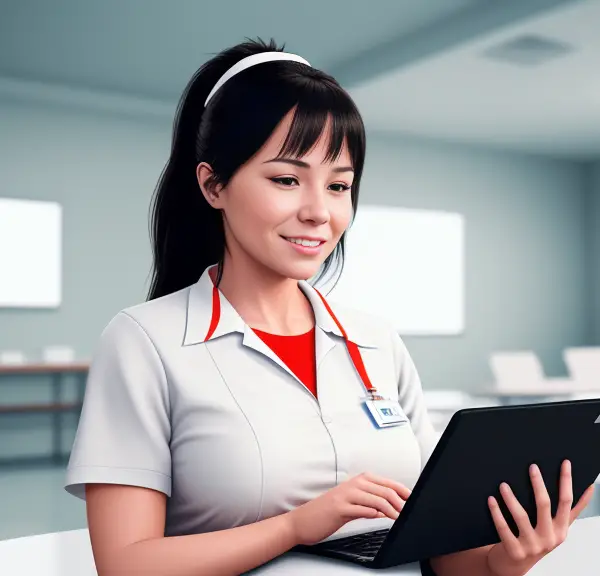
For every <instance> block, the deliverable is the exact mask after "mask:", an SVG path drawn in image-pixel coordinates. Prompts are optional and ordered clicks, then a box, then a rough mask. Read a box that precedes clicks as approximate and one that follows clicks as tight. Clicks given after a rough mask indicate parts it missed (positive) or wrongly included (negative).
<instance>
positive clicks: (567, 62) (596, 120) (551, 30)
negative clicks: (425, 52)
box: [352, 0, 600, 160]
mask: <svg viewBox="0 0 600 576" xmlns="http://www.w3.org/2000/svg"><path fill="white" fill-rule="evenodd" d="M599 30H600V0H583V1H579V2H572V3H569V4H567V5H564V6H562V7H559V8H555V9H553V10H549V11H548V12H545V13H543V14H541V15H540V14H538V15H536V16H535V17H531V18H526V19H524V20H523V21H520V22H519V23H517V24H511V25H507V26H504V27H501V28H500V29H497V30H495V31H493V32H491V33H489V34H485V35H482V36H480V37H477V38H475V39H473V40H471V41H468V42H465V43H461V44H459V45H457V46H455V47H453V48H451V49H447V50H444V51H442V52H440V53H437V54H435V55H434V56H432V57H430V58H426V59H423V60H422V61H419V62H413V63H412V64H409V65H407V66H405V67H402V68H398V69H397V70H396V71H392V72H389V73H388V74H386V75H384V76H381V77H379V78H377V79H374V80H371V81H369V82H366V83H364V84H363V85H362V86H360V87H358V88H356V89H354V90H352V95H353V97H354V98H355V100H356V101H357V103H358V105H359V107H360V109H361V111H362V113H363V115H364V117H365V121H366V122H367V123H368V125H369V126H371V127H372V128H373V129H377V130H385V131H390V130H391V131H401V132H403V133H408V134H414V135H417V136H419V137H428V138H434V139H438V140H445V141H452V142H467V143H477V144H485V145H492V146H497V147H501V148H506V149H511V150H517V151H522V152H529V153H534V154H545V155H550V156H555V157H565V158H573V159H581V160H584V159H598V158H599V157H600V33H599ZM520 36H538V37H543V38H547V39H553V40H558V41H560V42H562V43H565V44H567V45H570V48H571V49H572V51H570V52H567V53H565V54H564V55H562V56H560V57H557V58H555V59H549V60H547V61H546V62H544V63H540V64H537V65H532V64H526V63H519V64H515V63H511V62H507V61H504V60H495V59H490V58H488V57H486V56H485V53H486V51H487V50H489V49H490V48H493V47H495V46H497V45H499V44H501V43H503V42H506V41H508V40H512V39H515V38H518V37H520Z"/></svg>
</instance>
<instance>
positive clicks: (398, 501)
mask: <svg viewBox="0 0 600 576" xmlns="http://www.w3.org/2000/svg"><path fill="white" fill-rule="evenodd" d="M410 493H411V490H409V489H408V488H407V487H406V486H404V485H403V484H400V483H399V482H395V481H394V480H388V479H387V478H381V477H380V476H375V475H374V474H369V473H363V474H359V475H358V476H355V477H354V478H351V479H350V480H347V481H346V482H343V483H342V484H340V485H338V486H336V487H335V488H332V489H331V490H328V491H327V492H325V493H324V494H322V495H321V496H319V497H317V498H315V499H314V500H311V501H309V502H307V503H306V504H303V505H302V506H299V507H298V508H295V509H294V510H292V511H291V512H288V517H289V520H290V523H291V527H292V530H293V531H294V535H295V537H296V540H297V543H298V544H305V545H310V544H316V543H317V542H320V541H321V540H323V539H325V538H327V537H328V536H331V534H333V533H334V532H336V531H337V530H339V529H340V528H341V527H342V526H343V525H344V524H346V523H347V522H349V521H350V520H355V519H357V518H385V517H386V516H387V517H388V518H392V519H394V520H395V519H396V518H398V515H399V513H400V511H401V510H402V508H403V507H404V503H405V502H406V500H407V499H408V497H409V496H410Z"/></svg>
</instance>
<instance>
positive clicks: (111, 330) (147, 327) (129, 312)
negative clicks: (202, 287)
mask: <svg viewBox="0 0 600 576" xmlns="http://www.w3.org/2000/svg"><path fill="white" fill-rule="evenodd" d="M189 291H190V287H187V288H183V289H182V290H178V291H177V292H173V293H172V294H167V295H166V296H161V297H160V298H156V299H153V300H147V301H145V302H139V303H137V304H133V305H130V306H127V307H125V308H122V309H121V310H119V311H118V312H117V313H116V314H114V315H113V317H112V318H111V319H110V321H109V322H108V324H107V325H106V327H105V328H104V331H103V334H104V335H105V336H109V335H110V337H113V338H120V337H127V335H132V334H135V333H138V334H140V335H142V334H145V337H147V338H149V339H150V340H152V341H153V342H156V341H157V340H161V339H162V338H161V336H162V337H163V338H164V337H165V336H170V335H172V334H174V333H178V332H179V333H183V331H184V330H185V323H186V317H187V304H188V295H189Z"/></svg>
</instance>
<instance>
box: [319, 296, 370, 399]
mask: <svg viewBox="0 0 600 576" xmlns="http://www.w3.org/2000/svg"><path fill="white" fill-rule="evenodd" d="M314 290H315V292H316V293H317V294H318V295H319V298H321V301H322V302H323V305H324V306H325V308H327V312H329V315H330V316H331V317H332V318H333V321H334V322H335V323H336V324H337V327H338V328H339V330H340V332H341V333H342V337H343V338H344V342H345V343H346V348H348V353H349V354H350V359H351V360H352V364H354V368H356V371H357V372H358V375H359V376H360V379H361V380H362V382H363V385H364V387H365V388H366V389H367V392H368V393H369V395H370V396H371V397H372V398H378V397H379V395H378V394H377V388H375V386H373V384H372V383H371V380H370V378H369V375H368V374H367V370H366V369H365V364H364V362H363V359H362V356H361V354H360V350H359V349H358V346H357V345H356V344H355V343H354V342H351V341H350V340H348V335H347V334H346V331H345V330H344V327H343V326H342V325H341V324H340V321H339V320H338V319H337V317H336V315H335V314H334V313H333V310H332V309H331V308H330V307H329V304H328V303H327V300H325V298H323V295H322V294H321V293H320V292H319V291H318V290H317V289H316V288H315V289H314Z"/></svg>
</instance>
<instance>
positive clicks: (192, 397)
mask: <svg viewBox="0 0 600 576" xmlns="http://www.w3.org/2000/svg"><path fill="white" fill-rule="evenodd" d="M299 286H300V288H301V289H302V290H303V292H304V293H305V294H306V296H307V298H308V299H309V301H310V303H311V305H312V307H313V310H314V314H315V321H316V330H315V333H316V335H315V337H316V361H317V396H318V400H317V399H316V398H315V397H314V396H313V395H312V394H311V392H310V391H309V390H308V389H307V388H306V387H305V386H304V385H303V384H302V383H301V382H300V381H299V380H298V378H297V377H296V376H295V375H294V374H293V373H292V372H291V371H290V370H289V369H288V368H287V367H286V366H285V364H284V363H283V362H281V360H280V359H279V358H278V357H277V356H276V355H275V354H274V353H273V352H272V351H271V349H270V348H269V347H268V346H267V345H266V344H265V343H264V342H263V341H262V340H261V339H260V338H259V337H258V336H257V335H256V334H255V333H254V332H253V330H252V329H251V328H249V327H248V326H247V325H246V324H245V323H244V321H243V320H242V318H241V317H240V316H239V315H238V314H237V312H236V311H235V310H234V308H233V307H232V306H231V304H229V302H228V301H227V300H226V298H225V297H224V296H223V294H220V302H221V310H220V317H219V318H218V323H217V324H216V327H215V329H214V331H213V332H212V334H211V335H210V337H209V338H208V339H206V336H207V334H208V332H209V327H210V326H211V321H212V320H213V283H212V281H211V279H210V276H209V274H208V269H207V270H206V271H205V272H204V274H203V275H202V277H201V278H200V280H199V281H198V282H197V283H196V284H194V285H192V286H190V287H188V288H185V289H183V290H180V291H178V292H176V293H174V294H170V295H168V296H164V297H162V298H159V299H156V300H152V301H150V302H145V303H142V304H139V305H136V306H133V307H131V308H127V309H125V310H123V311H121V312H120V313H118V314H117V315H116V316H115V317H114V318H113V319H112V320H111V322H110V323H109V324H108V326H107V327H106V329H105V330H104V331H103V333H102V335H101V338H100V342H99V345H98V347H97V350H96V352H95V355H94V358H93V361H92V365H91V367H90V372H89V376H88V382H87V388H86V393H85V400H84V405H83V410H82V413H81V418H80V421H79V425H78V429H77V434H76V437H75V442H74V445H73V449H72V453H71V457H70V462H69V466H68V470H67V478H66V489H67V491H68V492H70V493H71V494H74V495H76V496H78V497H80V498H85V492H84V487H85V484H86V483H109V484H125V485H132V486H141V487H145V488H150V489H154V490H158V491H160V492H163V493H165V494H166V495H167V496H169V497H170V498H169V500H168V504H167V522H166V528H165V535H167V536H172V535H182V534H191V533H201V532H210V531H215V530H223V529H227V528H233V527H236V526H241V525H244V524H249V523H252V522H256V521H259V520H263V519H265V518H268V517H271V516H274V515H277V514H281V513H284V512H287V511H289V510H291V509H293V508H294V507H296V506H298V505H300V504H303V503H304V502H307V501H308V500H311V499H314V498H316V497H317V496H319V495H320V494H322V493H323V492H325V491H326V490H329V489H330V488H333V487H335V486H336V485H337V484H339V483H340V482H344V481H345V480H348V479H350V478H351V477H353V476H355V475H356V474H360V473H361V472H365V471H369V472H373V473H375V474H379V475H381V476H384V477H387V478H392V479H395V480H397V481H399V482H402V483H404V484H405V485H407V486H408V487H410V488H412V487H413V486H414V484H415V482H416V480H417V477H418V476H419V474H420V472H421V470H422V467H423V465H424V463H425V461H426V460H427V458H428V457H429V456H430V454H431V452H432V451H433V448H434V446H435V443H436V442H437V439H438V437H437V434H436V433H435V432H434V429H433V427H432V425H431V422H430V420H429V417H428V415H427V411H426V409H425V405H424V401H423V395H422V390H421V383H420V381H419V377H418V374H417V371H416V369H415V366H414V364H413V362H412V360H411V358H410V356H409V354H408V351H407V350H406V347H405V346H404V344H403V342H402V340H401V339H400V337H399V336H398V334H397V332H396V331H395V330H394V329H393V327H391V326H388V325H387V324H386V323H385V322H383V321H381V320H379V319H377V318H373V317H370V316H368V315H365V314H363V313H360V312H357V311H353V310H349V309H347V308H341V307H337V306H335V305H334V304H331V305H330V306H331V308H332V310H333V311H334V313H335V316H336V317H337V319H338V320H339V322H340V323H341V325H342V327H343V328H344V329H345V331H346V333H347V336H348V338H349V340H351V341H352V342H354V343H355V344H357V345H358V347H359V350H360V353H361V355H362V358H363V361H364V365H365V368H366V371H367V373H368V375H369V378H370V380H371V382H372V383H373V384H374V386H375V387H376V388H377V390H378V391H379V393H380V394H382V395H384V396H387V397H390V398H392V397H393V398H398V400H399V402H400V405H401V407H402V409H403V411H404V413H405V414H406V415H407V416H408V419H409V422H410V423H409V424H408V425H403V426H395V427H391V428H382V429H380V428H377V427H376V426H375V425H374V424H373V421H372V420H371V418H370V416H369V414H368V412H367V410H366V408H365V407H364V404H363V403H362V399H363V398H364V397H365V388H364V386H363V383H362V381H361V379H360V378H359V376H358V373H357V371H356V369H355V367H354V365H353V364H352V362H351V360H350V357H349V354H348V350H347V347H346V345H345V342H344V339H343V338H342V334H341V332H340V330H339V328H338V326H337V325H336V323H335V322H334V320H333V319H332V317H331V316H330V314H329V313H328V311H327V309H326V307H325V306H324V304H323V302H322V301H321V299H320V297H319V295H318V294H317V293H316V291H315V290H314V288H312V287H311V286H310V284H308V283H307V282H300V283H299Z"/></svg>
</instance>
